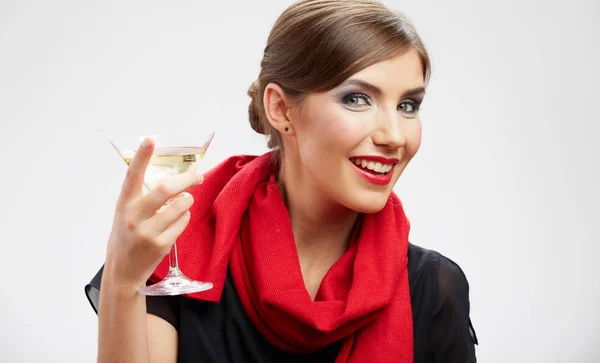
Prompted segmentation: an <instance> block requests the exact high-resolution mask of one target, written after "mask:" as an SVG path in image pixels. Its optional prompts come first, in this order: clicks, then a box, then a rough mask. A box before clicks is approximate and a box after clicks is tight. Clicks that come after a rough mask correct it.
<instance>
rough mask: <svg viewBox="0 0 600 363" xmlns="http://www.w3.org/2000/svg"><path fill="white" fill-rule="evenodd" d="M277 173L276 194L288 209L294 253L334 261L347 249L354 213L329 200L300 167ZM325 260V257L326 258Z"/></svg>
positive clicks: (284, 168)
mask: <svg viewBox="0 0 600 363" xmlns="http://www.w3.org/2000/svg"><path fill="white" fill-rule="evenodd" d="M286 164H287V165H290V163H284V164H283V165H282V167H281V169H280V171H279V190H280V192H281V194H282V198H283V201H284V203H285V205H286V207H287V209H288V213H289V215H290V220H291V223H292V231H293V233H294V239H295V242H296V247H297V249H298V253H299V254H301V253H306V254H309V255H311V254H314V255H315V256H321V257H323V258H327V259H331V258H334V259H335V260H337V258H339V257H340V256H341V255H342V254H343V253H344V252H345V251H346V249H347V247H348V242H349V240H350V235H351V232H352V228H353V226H354V224H355V222H356V220H357V217H358V212H356V211H354V210H351V209H348V208H346V207H344V206H343V205H341V204H339V203H337V202H336V201H334V200H331V199H330V197H329V196H328V195H327V193H324V192H323V191H322V190H319V189H318V188H316V187H315V186H314V182H313V181H312V180H310V178H311V177H310V176H309V175H308V174H307V173H306V172H304V171H303V170H302V166H301V165H300V163H298V162H296V163H293V164H291V165H298V166H299V167H297V168H293V167H287V166H286ZM327 256H328V257H327Z"/></svg>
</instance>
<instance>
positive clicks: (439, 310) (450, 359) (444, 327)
mask: <svg viewBox="0 0 600 363" xmlns="http://www.w3.org/2000/svg"><path fill="white" fill-rule="evenodd" d="M439 258H440V259H439V269H438V273H437V274H436V275H437V276H433V282H435V280H436V279H437V288H438V289H439V293H438V294H432V305H431V307H432V314H433V315H432V320H431V327H430V329H429V334H430V335H429V336H430V339H429V347H428V349H429V350H430V352H429V354H428V356H429V357H432V359H433V362H440V363H442V362H443V363H475V362H477V359H476V357H475V344H478V341H477V336H476V335H475V330H474V329H473V325H472V324H471V319H470V317H469V309H470V306H469V283H468V282H467V278H466V276H465V275H464V273H463V271H462V270H461V268H460V267H459V266H458V265H457V264H456V263H454V262H453V261H451V260H450V259H448V258H446V257H444V256H442V255H439ZM434 289H435V285H434Z"/></svg>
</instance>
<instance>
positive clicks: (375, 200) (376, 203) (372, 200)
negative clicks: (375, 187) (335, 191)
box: [346, 193, 390, 214]
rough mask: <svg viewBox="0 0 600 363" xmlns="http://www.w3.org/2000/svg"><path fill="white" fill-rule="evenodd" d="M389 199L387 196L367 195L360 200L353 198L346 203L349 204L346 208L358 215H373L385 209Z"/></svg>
mask: <svg viewBox="0 0 600 363" xmlns="http://www.w3.org/2000/svg"><path fill="white" fill-rule="evenodd" d="M378 194H379V193H378ZM389 197H390V195H389V194H385V195H382V194H379V195H376V196H371V195H369V194H368V193H367V194H364V195H363V197H362V198H353V200H351V201H348V202H349V203H348V204H346V206H347V207H348V208H350V209H352V210H355V211H357V212H359V213H364V214H374V213H377V212H379V211H380V210H382V209H383V207H385V205H386V204H387V201H388V199H389Z"/></svg>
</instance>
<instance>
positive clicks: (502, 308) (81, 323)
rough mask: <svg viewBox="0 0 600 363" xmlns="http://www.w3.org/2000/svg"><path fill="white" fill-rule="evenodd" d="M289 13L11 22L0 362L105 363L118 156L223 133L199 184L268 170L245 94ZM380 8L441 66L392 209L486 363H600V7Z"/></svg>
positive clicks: (4, 62) (193, 10)
mask: <svg viewBox="0 0 600 363" xmlns="http://www.w3.org/2000/svg"><path fill="white" fill-rule="evenodd" d="M290 3H291V1H289V0H287V1H281V0H277V1H275V0H270V1H265V0H261V1H222V2H217V1H212V2H208V1H206V2H204V1H203V2H201V1H129V0H128V1H102V2H100V1H95V2H90V1H75V0H57V1H42V0H30V1H16V0H13V1H7V0H2V1H1V2H0V125H1V126H0V156H1V158H0V160H2V169H1V170H2V172H1V179H0V180H1V183H2V185H1V186H2V187H1V188H0V202H1V203H2V208H1V209H0V223H1V226H0V227H1V228H0V236H1V242H2V243H1V252H0V253H1V256H2V259H1V260H0V276H2V280H0V294H1V295H0V296H1V299H0V326H1V327H2V328H1V329H0V361H2V362H94V361H95V358H96V349H97V347H96V335H97V321H96V316H95V314H94V313H93V311H92V309H91V307H90V306H89V305H88V302H87V301H86V299H85V297H84V293H83V286H84V285H85V283H86V282H87V281H88V280H89V279H91V277H92V276H93V275H94V274H95V272H96V271H97V269H98V268H99V267H100V265H101V264H102V262H103V260H104V252H105V246H106V240H107V237H108V234H109V232H110V227H111V223H112V214H113V208H114V202H115V200H116V197H117V194H118V191H119V187H120V184H121V181H122V178H123V175H124V171H125V164H124V163H122V162H121V161H119V158H118V156H117V155H116V153H115V152H114V151H113V150H112V149H111V148H110V146H109V144H108V143H107V141H108V140H109V139H110V138H112V137H115V136H119V135H125V134H129V133H133V134H140V133H147V132H148V131H154V130H164V129H165V128H167V129H168V130H171V131H173V132H179V133H180V132H181V131H178V129H179V130H181V129H192V130H195V131H197V132H201V131H203V130H207V129H213V130H216V131H217V136H216V137H215V139H214V142H213V145H212V146H211V149H209V151H208V153H207V156H206V158H205V161H203V164H202V168H203V169H204V170H206V169H208V168H210V167H211V166H214V165H215V164H216V163H218V162H219V161H221V160H223V159H224V158H226V157H227V156H230V155H233V154H237V153H250V154H255V153H261V152H263V151H266V146H265V141H264V138H263V137H262V136H260V135H256V134H254V133H253V131H252V130H251V129H250V127H249V125H248V122H247V105H248V98H247V97H246V90H247V88H248V86H249V85H250V83H251V82H252V81H253V80H254V79H255V78H256V76H257V75H258V70H259V69H258V67H259V62H260V57H261V55H262V51H263V48H264V45H265V42H266V39H267V35H268V32H269V30H270V29H271V26H272V24H273V23H274V21H275V20H276V18H277V16H278V15H279V14H280V13H281V12H282V11H283V10H284V8H286V7H287V6H288V5H289V4H290ZM385 3H386V4H388V5H389V6H390V7H392V8H394V9H397V10H400V11H402V12H404V13H405V14H407V15H408V16H409V17H410V18H411V19H412V21H413V22H414V23H415V25H416V27H417V29H418V31H419V32H420V34H421V36H422V38H423V40H424V42H425V44H426V46H427V47H428V49H429V51H430V53H431V56H432V58H433V76H432V80H431V84H430V88H429V89H428V96H427V97H426V99H425V103H424V104H423V111H422V113H421V119H422V122H423V143H422V147H421V150H420V151H419V153H418V154H417V156H416V157H415V158H414V159H413V161H412V163H411V164H410V165H409V167H408V168H407V169H406V171H405V173H404V175H403V176H402V178H401V179H400V182H399V184H398V185H397V186H396V188H395V190H396V192H397V193H398V194H399V195H400V197H401V198H402V200H403V201H404V204H405V207H406V210H407V214H408V216H409V218H410V220H411V223H412V231H411V241H412V242H414V243H416V244H419V245H422V246H425V247H428V248H433V249H437V250H439V251H440V252H442V253H444V254H446V255H447V256H449V257H450V258H452V259H453V260H455V261H456V262H457V263H459V264H460V265H461V266H462V268H463V269H464V271H465V272H466V274H467V276H468V279H469V282H470V285H471V303H472V310H471V317H472V319H473V323H474V325H475V328H476V330H477V333H478V336H479V339H480V343H481V345H480V346H478V347H477V354H478V357H479V361H481V362H502V363H505V362H599V361H600V347H599V344H598V343H599V339H598V337H597V335H596V334H597V333H598V331H599V328H598V326H599V324H600V313H599V312H598V311H597V307H598V300H599V298H600V274H599V273H598V268H597V266H596V255H597V254H598V252H599V248H598V246H597V244H598V242H600V233H599V230H598V225H597V223H598V217H599V213H598V209H597V208H598V203H599V202H600V198H599V196H600V195H599V192H598V186H599V185H600V180H599V177H598V172H597V171H598V165H599V164H600V163H599V162H598V160H597V159H598V158H599V157H600V152H599V149H598V146H597V138H598V134H599V131H600V128H599V126H598V123H599V122H600V115H599V111H598V100H597V96H598V95H599V93H600V92H599V91H598V84H599V83H600V82H599V81H600V72H599V71H598V68H597V66H598V64H600V25H599V23H598V18H599V15H600V2H598V1H583V0H580V1H569V2H562V1H561V2H559V1H545V2H538V1H518V2H517V1H493V2H490V1H437V2H433V1H385ZM182 268H183V269H184V271H185V261H182Z"/></svg>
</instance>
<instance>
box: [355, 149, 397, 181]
mask: <svg viewBox="0 0 600 363" xmlns="http://www.w3.org/2000/svg"><path fill="white" fill-rule="evenodd" d="M352 159H360V160H365V161H371V162H376V163H381V164H384V165H390V164H391V165H392V168H391V169H390V171H388V172H387V173H386V174H379V173H375V172H373V171H370V170H367V169H366V168H362V167H360V166H358V165H356V164H355V163H354V161H352V160H349V161H350V163H352V166H353V167H354V169H355V170H356V171H357V172H358V174H359V175H360V176H362V177H363V178H365V179H366V180H367V181H368V182H370V183H373V184H376V185H387V184H389V183H390V182H391V181H392V176H393V175H394V168H395V167H396V164H397V163H398V162H399V161H400V160H398V159H396V158H385V157H383V156H373V155H369V156H367V155H365V156H356V157H353V158H352Z"/></svg>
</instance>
